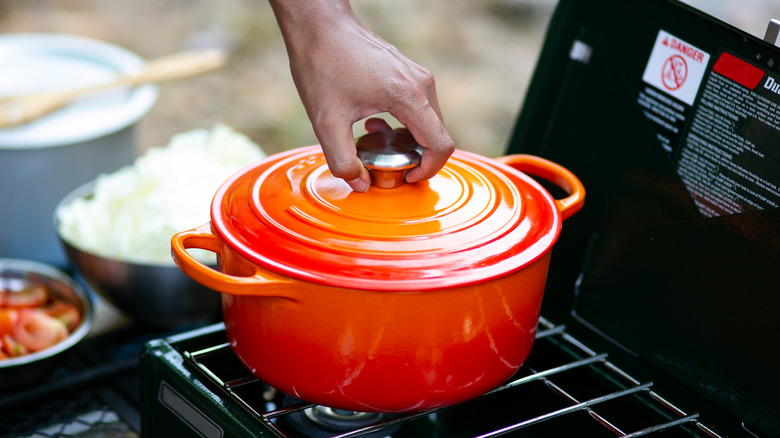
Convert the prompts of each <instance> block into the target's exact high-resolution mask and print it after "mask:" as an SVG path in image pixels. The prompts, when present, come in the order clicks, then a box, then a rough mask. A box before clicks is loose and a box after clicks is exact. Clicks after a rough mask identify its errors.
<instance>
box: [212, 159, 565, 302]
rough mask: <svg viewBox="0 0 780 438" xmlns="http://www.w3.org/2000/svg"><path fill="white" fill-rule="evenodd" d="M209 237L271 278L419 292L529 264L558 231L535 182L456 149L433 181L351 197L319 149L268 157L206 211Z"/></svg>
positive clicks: (550, 203)
mask: <svg viewBox="0 0 780 438" xmlns="http://www.w3.org/2000/svg"><path fill="white" fill-rule="evenodd" d="M211 218H212V227H213V228H214V231H215V233H216V234H217V235H219V236H220V238H221V239H222V240H223V241H224V242H225V243H226V244H227V245H229V246H230V247H231V248H232V249H234V250H235V251H237V252H238V253H239V254H240V255H241V256H243V257H244V258H246V259H248V260H249V261H251V262H253V263H255V264H257V265H259V266H261V267H262V268H264V269H268V270H270V271H272V272H275V273H278V274H281V275H284V276H287V277H291V278H295V279H299V280H304V281H309V282H314V283H320V284H326V285H331V286H337V287H344V288H351V289H363V290H374V291H377V290H382V291H421V290H431V289H441V288H449V287H459V286H467V285H470V284H475V283H479V282H484V281H486V280H489V279H493V278H497V277H500V276H504V275H507V274H510V273H512V272H515V271H517V270H520V269H522V268H524V267H525V266H527V265H529V264H531V263H532V262H534V261H535V260H537V259H538V258H539V257H541V256H542V255H543V254H544V253H546V252H547V251H548V250H549V249H550V247H551V246H552V245H553V244H554V242H555V240H556V239H557V237H558V234H559V232H560V227H561V218H560V214H559V211H558V209H557V208H556V205H555V201H554V200H553V199H552V197H551V196H550V194H549V193H547V191H546V190H545V189H543V188H542V187H541V185H539V184H538V183H537V182H536V181H534V180H533V179H532V178H530V177H529V176H527V175H525V174H524V173H522V172H520V171H517V170H515V169H514V168H512V167H509V166H507V165H505V164H502V163H500V162H498V161H495V160H490V159H488V158H484V157H481V156H479V155H476V154H472V153H468V152H465V151H460V150H456V151H455V153H453V155H452V156H451V157H450V159H449V161H448V162H447V164H446V165H445V166H444V168H443V169H442V170H441V171H440V172H439V173H438V174H437V175H435V176H434V177H433V178H431V179H429V180H425V181H420V182H417V183H414V184H402V185H400V186H399V187H395V188H391V189H383V188H379V187H377V186H375V185H373V183H372V186H371V187H370V188H369V190H368V191H367V192H365V193H357V192H353V191H352V190H351V189H350V187H349V186H348V185H347V184H346V183H345V182H344V181H343V180H341V179H339V178H336V177H334V176H333V175H331V173H330V171H329V170H328V167H327V164H326V162H325V156H324V154H323V153H322V150H321V149H320V147H319V146H312V147H307V148H302V149H295V150H291V151H287V152H283V153H280V154H276V155H273V156H270V157H268V158H266V159H265V160H263V161H260V162H258V163H256V164H255V165H252V166H250V167H247V168H245V169H244V170H242V171H241V172H239V173H238V174H236V175H234V176H233V177H232V178H231V179H229V180H228V181H226V182H225V183H224V184H223V185H222V186H221V187H220V189H219V190H218V192H217V193H216V195H215V197H214V201H213V203H212V211H211Z"/></svg>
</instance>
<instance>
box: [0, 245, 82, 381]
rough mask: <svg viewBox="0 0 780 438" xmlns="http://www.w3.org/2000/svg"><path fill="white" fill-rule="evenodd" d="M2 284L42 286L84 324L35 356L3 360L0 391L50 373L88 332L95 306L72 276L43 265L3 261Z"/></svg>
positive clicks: (11, 286)
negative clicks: (62, 355) (67, 306)
mask: <svg viewBox="0 0 780 438" xmlns="http://www.w3.org/2000/svg"><path fill="white" fill-rule="evenodd" d="M0 283H1V284H0V286H3V287H6V286H8V287H9V289H15V288H20V287H21V288H24V287H27V286H32V285H43V286H44V287H45V288H46V289H47V290H48V291H49V293H50V294H53V295H54V296H55V297H56V298H58V299H60V300H63V301H66V302H68V303H70V304H72V305H73V306H75V307H76V309H77V310H78V311H79V312H80V313H81V322H79V325H78V326H77V327H76V328H75V329H74V330H73V331H72V332H71V333H70V334H69V335H68V337H67V338H65V339H64V340H63V341H61V342H58V343H57V344H55V345H53V346H51V347H49V348H46V349H43V350H40V351H36V352H35V353H30V354H27V355H24V356H19V357H12V358H9V359H3V360H0V388H10V387H16V386H21V385H25V384H28V383H30V382H34V381H37V380H39V379H41V378H42V377H43V376H45V375H46V374H47V373H49V372H51V371H52V370H53V369H54V367H55V365H56V364H57V361H58V360H59V359H60V355H61V354H62V353H63V352H64V351H66V350H67V349H69V348H71V347H72V346H74V345H75V344H76V343H77V342H79V341H81V340H82V339H83V338H84V337H85V336H86V335H87V333H89V330H90V329H91V328H92V324H93V320H94V315H93V314H94V311H93V307H94V306H93V302H92V298H91V297H90V295H88V294H87V293H86V292H85V291H84V289H82V288H81V286H79V285H78V283H76V282H75V281H74V280H73V279H72V278H71V277H69V276H67V275H66V274H64V273H63V272H61V271H59V270H58V269H55V268H54V267H52V266H49V265H45V264H43V263H38V262H32V261H27V260H17V259H0Z"/></svg>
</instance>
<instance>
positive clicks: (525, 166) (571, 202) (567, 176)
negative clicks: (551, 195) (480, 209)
mask: <svg viewBox="0 0 780 438" xmlns="http://www.w3.org/2000/svg"><path fill="white" fill-rule="evenodd" d="M496 160H497V161H499V162H501V163H504V164H506V165H508V166H510V167H512V168H514V169H517V170H519V171H521V172H523V173H526V174H529V175H533V176H536V177H539V178H542V179H544V180H546V181H549V182H551V183H553V184H555V185H556V186H558V187H560V188H561V189H563V190H564V191H565V192H566V193H568V194H569V196H567V197H565V198H563V199H556V200H555V205H556V206H557V207H558V211H559V212H560V213H561V218H562V219H564V220H565V219H568V218H569V217H570V216H571V215H573V214H574V213H576V212H578V211H580V209H581V208H582V206H583V204H584V203H585V187H584V186H583V185H582V183H581V182H580V180H579V178H577V177H576V176H575V175H574V174H573V173H571V171H569V170H568V169H566V168H565V167H563V166H561V165H560V164H556V163H553V162H552V161H549V160H545V159H544V158H541V157H537V156H534V155H525V154H515V155H507V156H504V157H499V158H496Z"/></svg>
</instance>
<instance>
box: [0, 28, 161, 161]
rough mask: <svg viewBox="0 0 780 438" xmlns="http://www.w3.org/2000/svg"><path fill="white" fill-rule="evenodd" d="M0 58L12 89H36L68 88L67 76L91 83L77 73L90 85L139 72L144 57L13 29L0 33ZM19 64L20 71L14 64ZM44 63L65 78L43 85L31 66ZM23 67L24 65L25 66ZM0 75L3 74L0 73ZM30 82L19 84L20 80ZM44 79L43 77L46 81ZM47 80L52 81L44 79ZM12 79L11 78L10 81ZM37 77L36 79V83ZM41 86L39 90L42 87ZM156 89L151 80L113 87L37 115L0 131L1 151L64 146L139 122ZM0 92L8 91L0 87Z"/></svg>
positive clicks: (114, 47)
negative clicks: (144, 82)
mask: <svg viewBox="0 0 780 438" xmlns="http://www.w3.org/2000/svg"><path fill="white" fill-rule="evenodd" d="M0 62H2V64H3V66H4V71H5V74H6V75H10V76H11V77H9V78H6V79H8V83H14V89H13V91H12V92H18V90H19V89H20V88H21V89H22V90H23V91H22V92H34V91H43V89H45V90H55V89H68V88H72V87H73V85H68V84H63V82H67V81H68V78H71V79H73V81H74V82H75V83H76V86H81V85H90V84H89V83H85V82H84V79H81V80H78V79H79V77H80V76H82V75H83V76H88V77H90V79H91V80H92V81H93V82H92V83H96V82H102V81H107V80H110V79H112V78H113V77H115V76H116V75H119V74H130V73H134V72H137V71H139V70H140V69H141V68H142V67H143V65H144V63H145V61H144V59H143V58H141V57H140V56H138V55H137V54H135V53H133V52H131V51H130V50H127V49H125V48H123V47H119V46H117V45H114V44H111V43H108V42H105V41H100V40H94V39H90V38H85V37H80V36H74V35H65V34H57V33H12V34H5V35H0ZM14 63H17V66H19V65H21V66H22V67H19V68H20V69H19V70H14V69H13V68H12V67H13V66H14ZM41 63H45V64H46V65H47V69H48V68H49V67H48V66H51V69H52V70H55V69H57V70H62V71H65V72H70V73H64V74H65V75H66V76H65V77H58V78H57V79H56V81H55V82H53V83H49V84H48V85H47V84H41V83H40V82H39V81H40V80H41V78H40V77H37V78H36V76H39V75H34V74H30V73H29V72H27V71H26V70H29V69H31V68H33V67H35V66H36V65H38V66H40V64H41ZM25 65H26V66H27V67H24V66H25ZM0 78H3V75H2V74H0ZM25 78H27V80H29V81H33V82H30V83H27V84H26V85H25V84H24V83H19V80H22V81H23V80H25ZM44 80H45V79H44ZM48 80H49V81H51V80H52V79H48ZM12 81H13V82H12ZM35 81H38V82H35ZM41 87H43V89H41ZM158 93H159V90H158V88H157V86H155V85H152V84H147V85H141V86H137V87H133V88H132V89H127V88H117V89H114V90H107V91H104V92H102V93H101V96H98V95H96V96H89V97H87V100H85V101H84V102H76V103H74V104H71V105H68V106H66V107H64V108H60V109H59V110H57V111H56V112H54V113H52V114H48V115H46V116H44V117H42V118H40V119H37V120H33V121H31V122H28V123H25V124H23V125H19V126H16V127H11V128H6V129H2V130H0V150H25V149H34V148H49V147H58V146H66V145H70V144H76V143H81V142H86V141H89V140H94V139H98V138H102V137H105V136H108V135H110V134H113V133H115V132H118V131H120V130H122V129H124V128H127V127H128V126H131V125H133V124H135V123H136V122H138V120H139V119H140V118H141V117H143V116H144V115H145V114H146V113H147V112H148V111H149V110H150V109H151V107H152V106H153V105H154V103H155V102H156V100H157V96H158ZM0 94H10V93H8V91H7V90H2V89H1V88H0Z"/></svg>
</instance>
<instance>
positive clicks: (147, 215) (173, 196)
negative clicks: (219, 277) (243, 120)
mask: <svg viewBox="0 0 780 438" xmlns="http://www.w3.org/2000/svg"><path fill="white" fill-rule="evenodd" d="M264 157H265V152H263V150H262V149H261V148H260V147H259V146H258V145H257V144H255V143H253V142H252V141H251V140H250V139H249V138H248V137H246V136H245V135H243V134H241V133H238V132H236V131H235V130H233V129H232V128H230V127H228V126H226V125H223V124H218V125H216V126H214V127H213V128H212V129H211V130H205V129H197V130H193V131H188V132H183V133H181V134H177V135H175V136H173V137H172V138H171V140H170V142H169V144H168V145H166V146H164V147H155V148H150V149H148V150H147V151H146V152H145V153H144V154H143V155H142V156H140V157H139V158H138V159H136V161H135V163H133V165H131V166H126V167H124V168H122V169H119V170H118V171H116V172H114V173H110V174H102V175H99V176H98V177H97V178H96V180H95V186H94V193H93V195H92V196H91V197H85V198H77V199H75V200H74V201H73V202H71V203H69V204H68V205H64V206H63V207H62V208H60V209H59V211H58V219H59V232H60V235H61V236H62V237H63V238H64V239H65V240H67V241H68V242H70V243H71V244H73V245H75V246H76V247H78V248H80V249H82V250H85V251H88V252H92V253H94V254H97V255H100V256H103V257H106V258H111V259H117V260H123V261H128V262H134V263H142V264H161V265H168V264H170V265H172V264H173V260H172V258H171V251H170V241H171V237H173V235H174V234H176V233H178V232H180V231H184V230H188V229H191V228H195V227H197V226H199V225H202V224H204V223H206V222H208V220H209V212H210V210H211V209H210V206H211V200H212V197H213V196H214V193H215V192H216V191H217V189H218V188H219V186H220V185H221V184H222V183H223V182H224V181H225V180H227V179H228V178H229V177H230V176H231V175H233V174H234V173H236V172H237V171H238V170H239V169H241V168H242V167H244V166H246V165H249V164H251V163H253V162H255V161H258V160H260V159H262V158H264ZM193 255H194V256H195V257H196V258H198V259H199V260H201V261H203V262H205V263H213V261H214V255H213V254H212V253H210V252H206V251H194V250H193Z"/></svg>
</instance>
